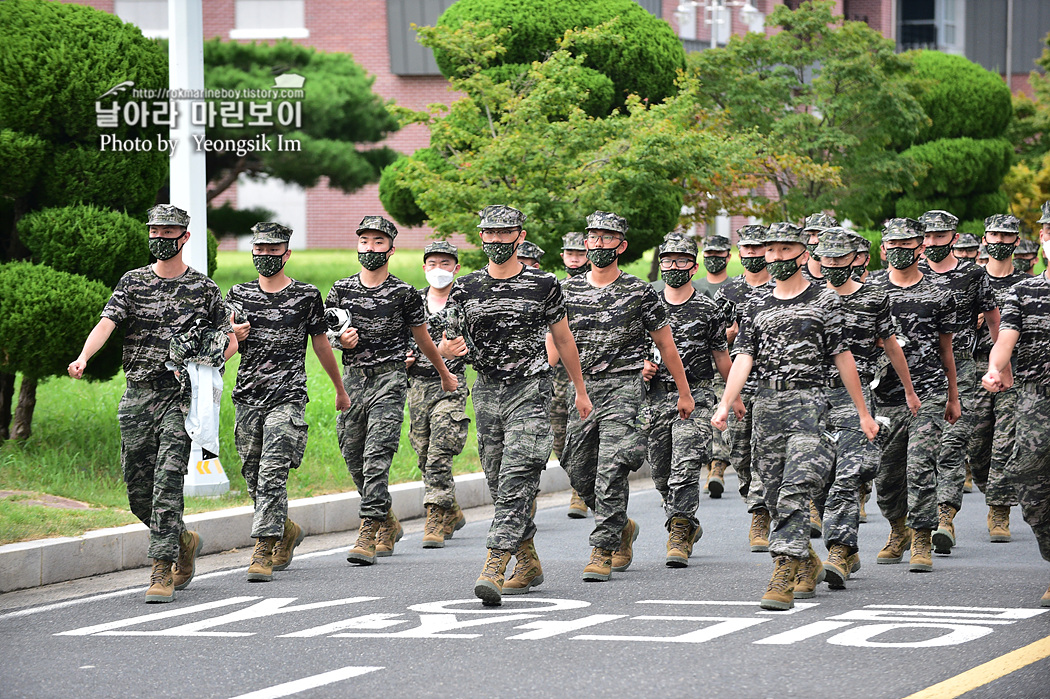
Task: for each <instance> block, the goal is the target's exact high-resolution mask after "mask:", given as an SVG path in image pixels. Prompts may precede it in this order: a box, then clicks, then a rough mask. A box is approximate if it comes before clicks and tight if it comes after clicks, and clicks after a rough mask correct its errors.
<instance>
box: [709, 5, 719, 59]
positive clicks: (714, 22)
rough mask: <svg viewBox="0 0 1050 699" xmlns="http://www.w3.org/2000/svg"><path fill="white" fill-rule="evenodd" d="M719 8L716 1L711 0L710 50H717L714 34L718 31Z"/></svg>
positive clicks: (716, 36)
mask: <svg viewBox="0 0 1050 699" xmlns="http://www.w3.org/2000/svg"><path fill="white" fill-rule="evenodd" d="M720 10H721V7H720V6H719V4H718V0H711V48H713V49H715V48H718V35H717V34H716V33H715V32H717V31H718V13H719V11H720Z"/></svg>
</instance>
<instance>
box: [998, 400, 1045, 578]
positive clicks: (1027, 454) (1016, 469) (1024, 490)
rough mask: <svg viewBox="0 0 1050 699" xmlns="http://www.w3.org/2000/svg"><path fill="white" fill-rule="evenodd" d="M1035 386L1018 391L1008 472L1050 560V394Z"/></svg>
mask: <svg viewBox="0 0 1050 699" xmlns="http://www.w3.org/2000/svg"><path fill="white" fill-rule="evenodd" d="M1041 390H1042V393H1041V394H1040V393H1039V392H1037V389H1036V388H1035V387H1032V386H1021V388H1020V389H1019V390H1018V392H1017V426H1016V436H1015V440H1014V453H1013V458H1012V459H1010V462H1009V466H1008V470H1009V475H1010V481H1011V482H1012V483H1013V486H1014V488H1015V489H1016V492H1017V495H1018V500H1020V503H1021V513H1022V514H1023V515H1024V521H1026V522H1028V525H1029V526H1031V527H1032V532H1033V533H1034V534H1035V539H1036V541H1037V542H1038V543H1039V553H1040V554H1041V555H1042V556H1043V558H1044V559H1045V560H1047V561H1050V393H1047V388H1046V387H1045V386H1043V387H1042V389H1041Z"/></svg>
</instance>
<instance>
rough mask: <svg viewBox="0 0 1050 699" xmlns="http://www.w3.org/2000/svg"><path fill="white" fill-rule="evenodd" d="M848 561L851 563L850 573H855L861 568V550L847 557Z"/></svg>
mask: <svg viewBox="0 0 1050 699" xmlns="http://www.w3.org/2000/svg"><path fill="white" fill-rule="evenodd" d="M846 563H848V564H849V574H850V575H853V574H854V573H856V572H857V571H858V570H860V552H859V551H858V552H857V553H854V554H853V555H852V556H850V557H849V558H847V559H846Z"/></svg>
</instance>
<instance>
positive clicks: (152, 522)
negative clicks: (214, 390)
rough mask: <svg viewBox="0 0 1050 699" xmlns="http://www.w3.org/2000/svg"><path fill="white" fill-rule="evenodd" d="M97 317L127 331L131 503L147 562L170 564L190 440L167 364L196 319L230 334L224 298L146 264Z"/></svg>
mask: <svg viewBox="0 0 1050 699" xmlns="http://www.w3.org/2000/svg"><path fill="white" fill-rule="evenodd" d="M170 208H172V209H174V207H170ZM176 211H179V210H178V209H176ZM182 215H183V216H185V212H182ZM152 220H153V219H152V218H151V221H152ZM180 220H181V219H180ZM188 223H189V217H188V216H185V223H176V224H174V225H188ZM158 225H165V224H164V223H160V224H158ZM102 317H103V318H109V319H110V320H111V321H113V322H114V323H115V324H116V326H117V327H118V328H120V329H122V330H123V331H124V348H123V364H124V374H125V376H126V377H127V390H125V392H124V396H123V397H122V398H121V399H120V405H119V406H118V407H117V419H118V421H119V422H120V465H121V471H122V473H123V476H124V483H125V484H126V485H127V489H128V503H129V504H130V506H131V511H132V513H133V514H134V515H135V516H136V517H138V518H139V520H140V521H141V522H142V523H143V524H145V525H146V526H147V527H149V530H150V537H149V551H148V555H149V557H150V558H153V559H157V560H162V561H174V560H175V559H176V558H177V556H178V552H179V536H180V535H181V534H182V532H183V531H185V529H186V527H185V525H184V524H183V522H182V512H183V499H182V487H183V478H184V477H185V475H186V471H187V468H188V466H189V458H190V437H189V435H188V434H186V426H185V419H186V415H185V413H184V412H183V410H182V406H181V405H180V402H181V387H180V385H179V382H178V380H177V379H176V378H175V375H174V374H173V373H172V372H171V371H169V370H168V369H166V368H165V366H164V363H165V362H166V361H167V360H168V356H169V345H170V342H171V338H172V337H173V336H174V335H178V334H181V333H184V332H187V331H189V330H190V329H192V328H194V327H195V326H196V323H197V321H199V320H202V321H204V322H205V323H207V324H208V325H209V326H211V327H213V328H216V329H218V330H220V331H222V332H227V333H228V332H231V329H230V323H229V319H228V318H227V317H226V311H225V306H224V305H223V303H222V293H221V292H220V291H219V287H218V286H216V285H215V282H213V281H212V280H211V279H209V278H208V277H206V276H204V275H203V274H201V273H200V272H198V271H196V270H195V269H193V268H192V267H190V268H188V269H187V270H186V272H185V273H184V274H183V275H182V276H180V277H177V278H174V279H164V278H162V277H158V276H157V275H156V274H155V273H154V272H153V268H152V267H151V266H146V267H140V268H138V269H133V270H131V271H129V272H127V273H126V274H125V275H124V276H123V277H121V279H120V281H119V282H118V283H117V287H116V288H115V289H114V290H113V295H112V296H111V297H110V299H109V302H108V303H106V307H105V308H103V309H102Z"/></svg>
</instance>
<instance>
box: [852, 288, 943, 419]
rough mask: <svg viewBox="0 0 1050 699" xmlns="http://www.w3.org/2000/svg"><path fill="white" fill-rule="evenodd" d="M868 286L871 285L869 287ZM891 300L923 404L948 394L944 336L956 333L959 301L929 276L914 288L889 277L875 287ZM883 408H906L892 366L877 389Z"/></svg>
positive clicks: (898, 337)
mask: <svg viewBox="0 0 1050 699" xmlns="http://www.w3.org/2000/svg"><path fill="white" fill-rule="evenodd" d="M865 286H867V285H865ZM872 286H875V287H877V288H880V289H883V290H884V291H885V292H886V295H887V296H889V299H890V312H891V313H892V314H893V317H894V319H895V320H896V321H897V325H898V333H897V341H898V342H900V340H901V338H902V337H903V338H906V341H905V342H904V357H905V358H906V359H907V360H908V372H909V373H910V374H911V383H912V386H914V387H915V393H916V394H917V395H918V396H919V399H920V400H926V399H927V398H929V397H931V396H934V395H937V394H944V393H947V392H948V376H947V374H945V373H944V365H943V364H942V363H941V355H940V336H941V335H943V334H948V333H951V332H953V331H954V330H955V298H954V297H953V296H952V294H951V292H950V291H947V290H946V289H944V288H943V287H941V286H938V285H937V284H934V283H933V282H932V281H930V280H929V279H928V278H926V277H925V276H924V277H923V278H922V279H920V280H919V281H918V282H916V283H915V284H912V285H911V286H897V285H896V284H894V283H893V282H892V281H890V278H889V275H886V276H885V277H883V278H882V279H880V280H879V281H878V282H876V283H875V284H872ZM875 398H876V400H877V401H878V403H879V404H880V405H904V404H905V403H906V402H907V400H906V398H905V395H904V385H903V384H901V380H900V377H898V376H897V372H896V371H894V370H893V367H892V366H890V367H888V368H887V369H886V376H885V377H884V378H882V379H880V380H879V385H878V386H877V387H876V388H875Z"/></svg>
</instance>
